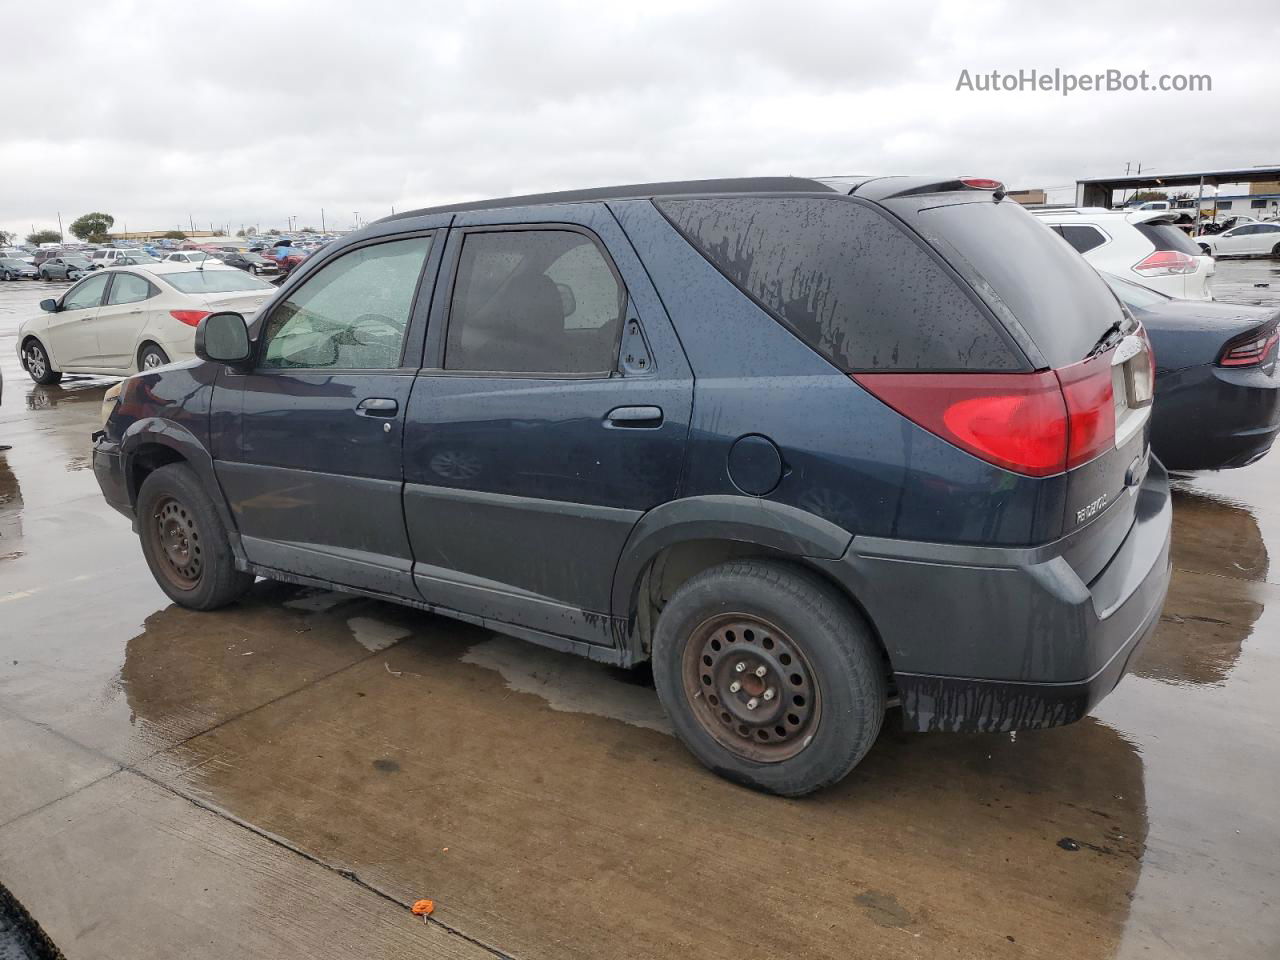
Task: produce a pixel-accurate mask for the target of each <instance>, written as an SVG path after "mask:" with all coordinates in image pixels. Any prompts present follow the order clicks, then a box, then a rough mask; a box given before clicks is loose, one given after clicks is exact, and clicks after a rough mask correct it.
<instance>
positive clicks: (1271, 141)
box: [0, 0, 1280, 234]
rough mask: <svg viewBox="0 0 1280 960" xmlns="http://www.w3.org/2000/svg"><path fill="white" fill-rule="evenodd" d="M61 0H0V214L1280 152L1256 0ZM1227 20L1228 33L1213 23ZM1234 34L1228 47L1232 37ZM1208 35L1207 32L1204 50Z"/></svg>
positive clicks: (1028, 182)
mask: <svg viewBox="0 0 1280 960" xmlns="http://www.w3.org/2000/svg"><path fill="white" fill-rule="evenodd" d="M1117 7H1118V5H1117V4H1114V3H1101V2H1098V3H1093V2H1075V3H1072V4H1069V5H1062V4H1054V5H1039V4H1029V3H1014V2H996V0H988V2H983V0H972V2H966V3H964V4H948V5H942V4H926V3H921V2H913V0H903V2H898V3H895V4H892V5H891V6H886V5H884V4H880V3H876V4H872V3H851V2H844V3H839V2H832V3H829V4H801V3H790V4H778V3H777V2H776V0H775V2H722V3H712V4H700V5H691V4H688V3H665V2H658V3H647V4H645V5H643V6H642V7H640V6H635V7H631V6H622V5H614V4H603V3H534V2H530V3H524V4H497V3H468V4H457V5H447V6H446V5H444V4H436V3H409V2H386V0H365V2H360V3H338V2H325V0H310V2H307V3H297V4H290V5H278V4H264V3H261V2H252V3H249V2H245V3H238V2H232V3H223V4H219V5H211V4H179V3H163V2H160V3H158V2H154V0H149V2H121V3H113V2H106V3H95V4H85V5H81V6H79V7H77V8H76V9H75V15H74V16H72V17H69V18H67V19H66V21H65V22H59V23H54V22H53V21H52V19H51V18H49V17H48V16H45V15H42V11H43V12H44V13H45V14H47V12H48V8H42V7H41V6H40V5H38V4H23V5H19V6H13V7H10V8H8V9H7V10H6V24H5V30H6V32H5V34H4V39H3V43H2V48H3V53H4V62H5V64H6V68H7V69H6V78H7V81H8V84H7V85H8V87H9V88H10V90H11V91H16V95H17V96H20V97H23V98H25V100H24V102H25V103H27V104H28V106H29V109H20V110H11V111H9V112H8V113H6V115H5V116H4V119H3V121H2V123H3V126H2V127H0V130H2V132H0V184H3V185H4V186H3V188H0V228H3V229H7V230H13V231H19V232H21V233H23V234H25V233H26V232H27V231H28V230H29V229H30V227H31V225H32V224H34V225H35V226H37V227H44V226H49V225H51V224H53V222H54V217H55V213H56V212H57V211H61V213H62V215H63V221H64V223H69V222H70V220H71V219H72V218H74V217H75V216H77V215H78V214H80V213H84V212H85V211H87V210H94V209H101V210H106V211H108V212H110V213H112V214H114V215H115V217H116V219H117V222H118V223H120V224H122V225H123V224H125V223H127V224H128V225H129V226H130V227H132V228H144V227H146V228H153V227H167V226H176V225H178V224H180V223H185V222H186V220H187V216H188V215H191V216H193V217H194V218H195V220H196V222H197V225H205V226H207V225H208V224H209V223H210V222H213V223H218V224H223V223H229V224H231V225H232V227H233V228H236V227H238V226H239V225H240V224H248V223H259V224H262V225H263V226H268V225H283V223H284V219H285V217H286V216H289V215H295V216H298V217H299V218H300V219H301V220H302V221H303V222H305V223H308V224H314V225H316V226H318V225H319V224H318V222H317V221H318V220H319V218H320V208H321V207H323V208H325V210H326V214H327V219H328V221H329V222H330V223H331V224H336V225H340V226H346V225H349V223H350V221H351V219H352V214H353V211H356V210H359V211H360V212H361V214H362V216H364V217H366V218H374V217H377V216H380V215H383V214H385V213H387V212H389V211H390V209H391V207H392V206H393V205H394V206H395V207H396V208H397V209H405V208H408V207H412V206H421V205H426V204H430V203H436V202H446V201H450V200H457V199H464V198H470V197H478V196H493V195H502V194H506V193H513V192H526V191H534V190H544V189H557V188H564V187H572V186H580V185H581V186H586V185H598V184H608V183H620V182H629V181H635V180H660V179H669V178H680V177H702V176H718V175H736V174H752V173H794V174H826V173H841V172H891V173H898V172H901V173H916V172H942V173H956V172H973V173H980V174H984V175H991V176H997V177H1000V178H1002V179H1004V180H1005V181H1006V182H1009V183H1011V184H1014V185H1022V186H1033V185H1049V186H1051V185H1060V184H1069V183H1071V182H1073V181H1074V179H1075V178H1076V177H1077V176H1084V175H1092V174H1100V173H1106V172H1115V171H1119V170H1122V169H1123V166H1124V163H1125V162H1126V161H1138V160H1141V161H1142V162H1143V163H1144V166H1146V167H1149V168H1163V169H1166V170H1173V169H1183V168H1194V167H1197V166H1213V165H1239V164H1243V165H1248V164H1261V163H1267V162H1280V146H1277V145H1276V141H1275V138H1274V128H1273V124H1272V123H1271V122H1270V116H1271V114H1272V113H1274V110H1273V108H1272V107H1271V105H1270V104H1269V103H1268V100H1269V99H1271V98H1273V97H1274V92H1275V89H1276V84H1275V80H1274V68H1273V66H1272V63H1271V61H1272V57H1271V55H1270V53H1269V52H1268V51H1270V50H1272V49H1275V48H1276V47H1277V43H1278V42H1280V18H1277V17H1276V16H1275V15H1274V11H1275V7H1274V3H1273V0H1256V2H1252V3H1249V2H1245V3H1237V4H1233V5H1232V9H1231V16H1232V18H1233V20H1232V21H1231V22H1230V23H1228V24H1223V26H1224V27H1226V29H1225V30H1220V31H1216V32H1206V30H1205V29H1204V27H1205V17H1206V13H1205V11H1206V8H1205V7H1204V5H1203V4H1202V3H1190V2H1187V3H1183V4H1178V3H1166V4H1165V5H1164V6H1163V7H1162V8H1161V10H1160V16H1159V17H1158V18H1155V17H1152V15H1151V11H1150V8H1149V7H1148V6H1147V5H1137V4H1135V5H1132V6H1131V7H1130V8H1128V9H1117ZM1232 27H1235V28H1238V29H1232ZM1230 37H1236V38H1237V39H1236V40H1234V41H1233V40H1230V39H1229V38H1230ZM1224 38H1226V39H1224ZM1021 67H1028V68H1029V67H1036V68H1040V69H1052V68H1054V67H1061V68H1062V69H1064V70H1071V71H1076V72H1091V71H1094V70H1103V69H1107V68H1109V67H1114V68H1118V69H1122V70H1133V71H1136V70H1141V69H1144V68H1145V69H1149V70H1152V71H1155V72H1169V73H1173V72H1195V73H1209V74H1211V75H1212V76H1213V82H1214V89H1213V92H1212V93H1209V94H1174V93H1168V94H1154V93H1146V94H1141V93H1134V94H1103V93H1097V94H1083V93H1082V94H1077V95H1075V96H1072V97H1069V98H1065V99H1064V98H1062V97H1058V96H1054V95H1052V94H1047V93H1019V94H1008V93H1000V94H982V93H969V92H956V91H955V89H954V88H955V83H956V79H957V77H958V75H959V72H960V70H961V69H962V68H967V69H970V70H972V71H990V70H992V69H1000V70H1016V69H1018V68H1021Z"/></svg>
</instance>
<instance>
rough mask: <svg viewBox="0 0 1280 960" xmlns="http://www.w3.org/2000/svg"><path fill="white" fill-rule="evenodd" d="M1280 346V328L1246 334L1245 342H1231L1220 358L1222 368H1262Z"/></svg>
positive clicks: (1237, 340) (1219, 362) (1238, 340)
mask: <svg viewBox="0 0 1280 960" xmlns="http://www.w3.org/2000/svg"><path fill="white" fill-rule="evenodd" d="M1277 344H1280V327H1275V326H1273V327H1271V328H1270V329H1265V328H1264V329H1263V330H1260V331H1255V332H1253V333H1248V334H1245V338H1244V339H1243V340H1240V339H1236V340H1232V341H1230V342H1229V343H1228V344H1227V345H1226V346H1225V347H1224V348H1223V350H1222V355H1221V356H1220V357H1218V365H1219V366H1222V367H1260V366H1262V364H1264V363H1266V362H1267V358H1268V357H1269V356H1271V354H1272V353H1274V352H1275V351H1276V345H1277Z"/></svg>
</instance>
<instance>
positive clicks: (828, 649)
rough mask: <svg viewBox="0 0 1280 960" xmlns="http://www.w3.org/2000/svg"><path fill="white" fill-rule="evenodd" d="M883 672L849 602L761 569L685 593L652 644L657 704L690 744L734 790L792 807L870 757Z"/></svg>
mask: <svg viewBox="0 0 1280 960" xmlns="http://www.w3.org/2000/svg"><path fill="white" fill-rule="evenodd" d="M708 661H711V662H710V663H708ZM744 668H745V669H744ZM761 669H763V672H762V673H757V671H758V670H761ZM886 672H887V667H886V664H885V662H884V658H883V657H882V656H881V654H880V649H879V647H878V646H877V645H876V643H875V641H874V639H873V638H872V635H871V631H870V628H869V627H868V626H867V624H866V622H865V621H864V620H863V618H862V616H861V615H860V614H859V612H858V610H857V609H856V608H855V607H854V606H853V604H851V603H850V602H849V600H848V599H847V598H846V597H844V596H842V595H841V594H840V593H839V592H838V591H837V590H835V589H834V588H833V587H832V586H831V585H830V584H828V583H826V582H825V581H823V580H822V579H821V578H819V577H817V576H815V575H812V574H810V573H808V572H807V571H805V570H802V569H800V568H799V567H792V566H789V565H786V564H781V563H775V562H772V561H766V560H748V561H737V562H733V563H726V564H723V565H721V566H718V567H713V568H712V569H710V570H706V571H703V572H702V573H700V574H698V575H697V576H695V577H692V578H691V579H689V580H688V581H687V582H685V583H684V584H682V585H681V587H680V588H679V589H678V590H677V591H676V592H675V595H674V596H672V598H671V600H670V602H668V603H667V605H666V607H665V608H664V609H663V611H662V615H661V616H660V617H659V619H658V625H657V630H656V632H655V635H654V641H653V676H654V682H655V684H656V685H657V688H658V696H659V697H660V698H661V700H662V703H663V706H664V707H665V708H666V710H667V713H668V714H669V715H670V717H671V720H672V723H673V724H674V726H675V730H676V734H677V735H678V736H679V737H680V739H681V740H682V741H683V742H684V744H685V746H686V747H688V748H689V750H690V751H691V752H692V753H693V755H694V756H695V757H697V758H698V759H699V760H700V761H701V762H702V763H703V764H704V765H706V766H707V767H708V768H709V769H711V770H713V771H714V772H716V773H718V774H720V775H721V776H723V777H725V778H727V779H729V780H733V781H735V782H737V783H741V784H744V785H745V786H749V787H753V788H755V789H757V790H763V791H766V792H768V793H776V794H781V795H783V796H789V797H795V796H801V795H803V794H806V793H811V792H812V791H814V790H818V789H820V788H822V787H825V786H829V785H830V784H833V783H836V782H837V781H839V780H840V779H842V778H843V777H844V776H845V775H846V774H847V773H848V772H849V771H850V770H852V769H853V768H854V767H855V766H856V765H857V764H858V762H859V761H860V760H861V759H862V758H863V757H864V756H865V755H866V753H867V751H868V750H870V749H871V745H872V744H873V743H875V739H876V737H877V736H878V735H879V733H880V726H881V723H882V722H883V721H884V713H885V701H886V697H887V686H888V684H887V681H886ZM757 677H758V678H759V679H753V678H757ZM708 681H709V682H708ZM748 681H749V682H750V683H752V684H754V685H755V687H760V688H761V689H759V690H757V689H755V687H752V688H748V687H747V686H746V684H747V682H748ZM734 683H736V685H737V689H735V688H734V686H733V684H734ZM770 691H772V695H770ZM766 698H768V702H766ZM752 701H755V702H756V706H755V707H750V706H749V704H750V703H751V702H752ZM731 711H732V712H731ZM755 711H759V712H758V713H757V712H755ZM743 731H746V732H745V733H744V732H743Z"/></svg>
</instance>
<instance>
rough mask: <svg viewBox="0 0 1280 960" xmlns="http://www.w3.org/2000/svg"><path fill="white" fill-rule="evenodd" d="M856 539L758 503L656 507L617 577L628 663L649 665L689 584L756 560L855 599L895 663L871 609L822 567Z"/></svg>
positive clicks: (811, 518)
mask: <svg viewBox="0 0 1280 960" xmlns="http://www.w3.org/2000/svg"><path fill="white" fill-rule="evenodd" d="M852 540H853V535H852V534H851V533H849V532H848V531H847V530H845V529H844V528H842V527H840V526H838V525H836V524H834V523H831V522H830V521H828V520H824V519H822V518H821V517H818V516H816V515H814V514H811V513H808V512H807V511H804V510H800V509H799V508H797V507H791V506H788V505H786V504H778V503H773V502H771V501H767V500H759V499H756V498H751V497H733V496H706V497H690V498H686V499H684V500H675V501H672V502H670V503H667V504H663V505H662V506H660V507H656V508H655V509H653V510H651V511H649V512H648V513H646V514H645V515H644V516H643V517H641V518H640V520H639V522H637V524H636V526H635V528H634V529H633V530H632V533H631V536H630V538H628V541H627V544H626V547H624V549H623V553H622V559H621V560H620V562H619V564H618V568H617V571H616V572H615V575H614V582H613V596H612V606H613V614H614V617H615V618H616V620H615V622H622V623H625V624H626V627H627V629H626V636H625V638H624V642H625V643H626V644H627V646H628V647H629V648H630V649H629V650H627V651H626V652H627V657H626V659H628V660H630V661H632V662H638V661H640V660H644V659H647V658H648V656H649V652H650V650H651V649H652V638H653V628H654V624H655V623H656V621H657V616H658V614H660V613H661V611H662V608H663V606H664V605H665V602H666V600H667V599H668V598H669V597H670V596H671V595H672V594H673V593H674V592H675V591H676V590H677V589H679V587H680V586H681V585H682V584H683V583H685V582H686V581H687V580H689V579H690V578H692V577H694V576H696V575H697V574H699V573H701V572H702V571H704V570H707V569H710V568H711V567H714V566H718V565H720V564H722V563H727V562H729V561H731V560H741V559H745V558H756V559H766V560H771V561H774V562H776V563H780V564H787V565H791V566H794V567H796V568H797V569H799V570H802V571H804V572H805V573H807V574H809V575H810V576H813V577H815V578H817V579H819V580H821V581H822V582H824V583H826V584H827V585H828V586H830V587H831V588H832V589H834V590H835V591H837V592H838V593H839V594H840V595H841V596H842V597H844V598H845V599H847V600H848V601H849V602H850V603H851V604H853V606H854V608H855V609H856V610H857V612H858V614H859V615H860V616H861V617H862V619H863V621H864V622H865V623H866V625H867V627H868V629H869V630H870V632H871V635H872V636H873V638H874V639H875V642H876V644H877V645H878V646H879V647H880V650H881V652H882V653H883V654H884V656H885V660H886V663H887V662H888V654H887V652H886V648H885V645H884V642H883V641H882V640H881V638H880V635H879V632H878V631H877V630H876V626H875V623H874V621H873V620H872V619H871V617H870V616H869V615H868V613H867V610H866V607H865V606H864V604H863V603H862V602H861V601H860V599H859V598H858V597H857V596H855V595H853V593H852V592H851V591H850V590H849V588H848V586H847V585H846V584H843V583H841V582H840V581H839V580H837V579H836V578H835V577H833V576H832V575H831V572H830V564H824V563H823V562H822V561H832V560H837V559H839V558H840V557H841V556H843V555H844V553H845V551H846V550H847V549H848V546H849V544H850V542H851V541H852Z"/></svg>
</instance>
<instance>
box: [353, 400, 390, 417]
mask: <svg viewBox="0 0 1280 960" xmlns="http://www.w3.org/2000/svg"><path fill="white" fill-rule="evenodd" d="M399 409H400V404H398V403H396V402H395V401H394V400H392V399H389V398H388V397H366V398H365V399H363V400H361V401H360V402H359V403H358V404H356V413H358V414H359V415H360V416H362V417H394V416H395V415H396V411H397V410H399Z"/></svg>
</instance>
